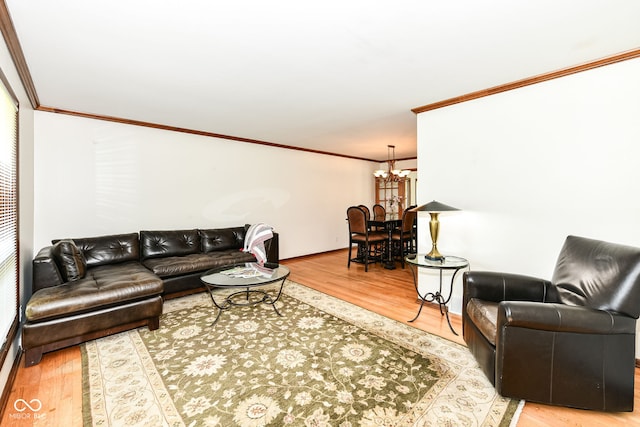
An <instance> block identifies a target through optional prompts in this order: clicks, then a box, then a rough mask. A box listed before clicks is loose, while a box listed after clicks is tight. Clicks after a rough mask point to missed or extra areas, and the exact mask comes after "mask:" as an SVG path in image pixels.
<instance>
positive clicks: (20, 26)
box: [5, 0, 640, 159]
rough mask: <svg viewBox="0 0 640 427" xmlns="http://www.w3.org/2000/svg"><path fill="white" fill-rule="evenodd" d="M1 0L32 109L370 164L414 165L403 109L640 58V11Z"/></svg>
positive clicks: (580, 5)
mask: <svg viewBox="0 0 640 427" xmlns="http://www.w3.org/2000/svg"><path fill="white" fill-rule="evenodd" d="M5 2H6V4H7V6H8V9H9V12H10V15H11V18H12V20H13V23H14V26H15V29H16V33H17V36H18V39H19V41H20V43H21V45H22V49H23V52H24V56H25V58H26V62H27V65H28V68H29V70H30V72H31V76H32V79H33V82H34V85H35V88H36V91H37V95H38V98H39V101H40V105H41V106H44V107H53V108H59V109H66V110H72V111H77V112H82V113H89V114H96V115H105V116H114V117H118V118H122V119H128V120H139V121H144V122H150V123H157V124H162V125H167V126H175V127H181V128H187V129H193V130H197V131H205V132H213V133H218V134H223V135H230V136H235V137H241V138H249V139H256V140H261V141H266V142H270V143H275V144H283V145H290V146H296V147H304V148H308V149H312V150H319V151H325V152H331V153H337V154H343V155H349V156H356V157H362V158H367V159H386V157H387V144H395V145H396V157H397V158H405V157H414V156H416V126H415V115H414V114H413V113H412V112H411V109H412V108H415V107H420V106H423V105H426V104H430V103H434V102H437V101H442V100H445V99H449V98H452V97H455V96H460V95H464V94H467V93H470V92H473V91H476V90H481V89H486V88H489V87H493V86H497V85H500V84H504V83H508V82H512V81H515V80H519V79H522V78H527V77H533V76H536V75H539V74H542V73H546V72H550V71H555V70H558V69H561V68H565V67H569V66H574V65H579V64H582V63H585V62H589V61H592V60H595V59H600V58H603V57H606V56H609V55H612V54H617V53H621V52H624V51H628V50H631V49H636V48H639V47H640V1H638V0H563V1H559V0H519V1H514V0H483V1H478V0H457V1H454V0H449V1H445V0H395V1H391V0H389V1H376V0H339V1H338V0H324V1H320V2H313V3H311V2H307V1H303V0H280V1H278V0H272V1H265V0H226V1H222V0H171V1H167V0H92V1H89V0H55V1H51V0H5ZM460 125H461V126H463V125H464V124H463V123H461V124H460Z"/></svg>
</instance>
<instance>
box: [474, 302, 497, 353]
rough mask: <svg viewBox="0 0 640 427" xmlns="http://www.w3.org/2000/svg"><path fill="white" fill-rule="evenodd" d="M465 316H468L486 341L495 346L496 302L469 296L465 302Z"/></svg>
mask: <svg viewBox="0 0 640 427" xmlns="http://www.w3.org/2000/svg"><path fill="white" fill-rule="evenodd" d="M467 316H469V319H471V321H472V322H473V324H474V325H475V326H476V328H478V330H479V331H480V333H481V334H482V335H484V337H485V338H486V339H487V341H489V342H490V343H491V344H492V345H494V346H495V345H496V333H497V324H498V303H497V302H493V301H484V300H481V299H478V298H471V299H470V300H469V302H468V303H467Z"/></svg>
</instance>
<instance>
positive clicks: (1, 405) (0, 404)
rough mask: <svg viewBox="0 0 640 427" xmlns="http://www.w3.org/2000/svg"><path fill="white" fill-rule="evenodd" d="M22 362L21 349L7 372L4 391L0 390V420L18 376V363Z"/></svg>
mask: <svg viewBox="0 0 640 427" xmlns="http://www.w3.org/2000/svg"><path fill="white" fill-rule="evenodd" d="M21 360H22V348H20V349H19V351H18V352H17V354H16V357H15V359H14V360H13V365H12V366H11V371H10V372H9V377H8V378H7V384H5V387H4V390H2V398H0V420H2V419H3V418H4V412H5V410H6V409H7V404H8V403H9V402H8V400H9V396H11V390H12V389H13V383H14V381H15V380H16V377H17V376H18V368H19V367H20V361H21Z"/></svg>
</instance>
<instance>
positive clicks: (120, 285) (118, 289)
mask: <svg viewBox="0 0 640 427" xmlns="http://www.w3.org/2000/svg"><path fill="white" fill-rule="evenodd" d="M162 291H163V285H162V280H161V279H160V278H158V276H156V275H155V274H153V273H151V272H150V271H149V270H147V269H146V268H144V266H142V265H141V264H140V263H139V262H137V261H134V262H127V263H122V264H113V265H103V266H99V267H93V268H89V269H87V272H86V274H85V277H84V278H82V279H79V280H76V281H74V282H67V283H64V284H62V285H58V286H52V287H49V288H44V289H40V290H39V291H37V292H35V293H34V294H33V295H32V296H31V298H30V299H29V302H28V303H27V307H26V317H27V320H28V321H29V322H38V321H42V320H49V319H54V318H57V317H63V316H69V315H73V314H77V313H84V312H88V311H92V310H95V309H96V308H101V307H108V306H114V305H120V304H124V303H127V302H131V301H136V300H141V299H144V298H147V297H150V296H154V295H160V294H162Z"/></svg>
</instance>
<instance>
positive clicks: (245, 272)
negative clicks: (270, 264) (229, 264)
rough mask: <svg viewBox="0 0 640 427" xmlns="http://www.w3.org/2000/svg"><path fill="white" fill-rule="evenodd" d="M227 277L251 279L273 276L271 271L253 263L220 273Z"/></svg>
mask: <svg viewBox="0 0 640 427" xmlns="http://www.w3.org/2000/svg"><path fill="white" fill-rule="evenodd" d="M220 273H221V274H224V275H225V276H229V277H240V278H251V277H266V278H269V277H271V276H273V269H272V268H267V267H264V266H261V265H259V264H255V263H247V264H245V265H238V266H236V267H233V268H230V269H229V270H223V271H221V272H220Z"/></svg>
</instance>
